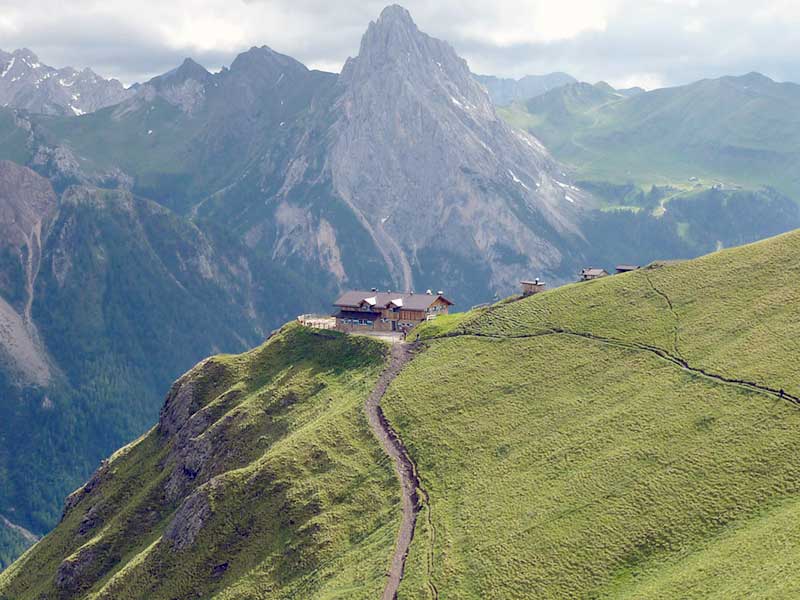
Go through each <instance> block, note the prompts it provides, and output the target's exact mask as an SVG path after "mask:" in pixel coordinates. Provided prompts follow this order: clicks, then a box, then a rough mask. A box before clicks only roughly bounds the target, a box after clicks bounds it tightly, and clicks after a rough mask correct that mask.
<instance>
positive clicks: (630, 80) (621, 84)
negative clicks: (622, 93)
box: [608, 73, 665, 90]
mask: <svg viewBox="0 0 800 600" xmlns="http://www.w3.org/2000/svg"><path fill="white" fill-rule="evenodd" d="M608 83H610V84H611V85H612V86H614V87H615V88H617V89H618V90H625V89H628V88H632V87H640V88H644V89H646V90H655V89H658V88H662V87H664V85H665V82H664V80H663V79H662V78H661V76H660V75H658V74H656V73H631V74H630V75H627V76H625V77H622V78H620V79H611V80H609V82H608Z"/></svg>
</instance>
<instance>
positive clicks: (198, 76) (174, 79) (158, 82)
mask: <svg viewBox="0 0 800 600" xmlns="http://www.w3.org/2000/svg"><path fill="white" fill-rule="evenodd" d="M210 77H211V73H209V72H208V71H207V70H206V69H205V67H203V66H202V65H200V64H198V63H196V62H195V61H194V60H192V59H191V58H186V59H185V60H184V61H183V63H181V65H180V66H179V67H176V68H174V69H172V70H171V71H167V72H166V73H164V74H163V75H158V76H157V77H154V78H153V79H151V80H150V81H148V84H149V85H153V86H155V87H159V88H160V87H163V86H168V85H179V84H182V83H184V82H186V81H189V80H194V81H198V82H205V81H206V80H207V79H209V78H210Z"/></svg>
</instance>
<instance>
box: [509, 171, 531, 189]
mask: <svg viewBox="0 0 800 600" xmlns="http://www.w3.org/2000/svg"><path fill="white" fill-rule="evenodd" d="M508 174H509V175H511V179H513V180H514V183H518V184H520V185H521V186H522V187H524V188H525V189H526V190H528V191H529V192H530V191H531V188H529V187H528V186H527V185H525V183H524V182H523V181H522V180H521V179H520V178H519V177H517V175H516V174H515V173H514V171H512V170H511V169H508Z"/></svg>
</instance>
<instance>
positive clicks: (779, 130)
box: [501, 75, 800, 196]
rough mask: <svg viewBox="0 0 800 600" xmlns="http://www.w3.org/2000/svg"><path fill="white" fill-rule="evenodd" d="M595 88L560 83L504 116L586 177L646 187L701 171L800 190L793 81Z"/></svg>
mask: <svg viewBox="0 0 800 600" xmlns="http://www.w3.org/2000/svg"><path fill="white" fill-rule="evenodd" d="M581 86H582V87H581ZM590 87H591V86H587V84H580V85H577V86H567V87H565V88H560V89H558V90H553V91H551V92H549V93H548V94H546V95H544V96H540V97H538V98H534V99H533V100H531V101H529V102H528V104H527V105H519V104H518V105H514V106H512V107H509V108H507V109H504V110H503V111H501V114H502V115H503V116H504V117H505V118H506V119H507V120H508V121H509V122H511V123H512V124H514V125H515V126H518V127H523V128H525V129H527V130H529V131H531V132H532V133H534V134H535V135H537V136H539V137H540V138H541V139H542V141H543V142H544V143H545V145H547V147H548V148H550V149H551V150H552V151H553V152H554V154H555V155H556V157H557V158H559V159H560V160H562V161H564V162H567V163H569V164H571V165H572V166H573V167H574V168H575V169H576V171H577V172H578V173H579V174H580V176H581V177H583V178H584V179H595V180H605V181H614V182H620V183H622V182H628V181H633V182H636V183H638V184H645V185H649V184H674V183H681V182H683V183H686V181H687V179H688V178H689V177H699V178H700V179H703V180H710V181H715V180H717V181H724V182H726V183H731V184H738V185H743V186H745V187H753V188H757V187H760V186H763V185H770V186H774V187H776V188H778V189H780V190H781V191H782V192H783V193H785V194H789V195H794V196H796V194H797V192H798V191H799V190H800V180H798V178H797V175H796V171H797V169H796V166H797V160H798V154H797V143H796V142H797V140H798V138H799V137H800V127H798V120H797V117H796V116H795V115H796V113H797V106H798V103H800V88H798V87H797V86H795V85H792V84H777V83H774V82H771V81H769V80H766V79H764V78H761V77H758V76H755V75H751V76H745V77H739V78H731V77H726V78H722V79H717V80H704V81H700V82H697V83H694V84H691V85H688V86H682V87H677V88H668V89H662V90H655V91H652V92H648V93H646V94H640V95H637V96H635V97H632V98H621V97H616V98H610V97H609V98H608V99H604V98H602V90H595V91H594V92H591V90H590V89H589V88H590ZM595 87H596V86H595ZM590 92H591V93H590Z"/></svg>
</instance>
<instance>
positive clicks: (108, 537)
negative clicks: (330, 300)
mask: <svg viewBox="0 0 800 600" xmlns="http://www.w3.org/2000/svg"><path fill="white" fill-rule="evenodd" d="M385 356H386V348H385V346H384V345H383V344H381V343H379V342H375V341H372V340H368V339H365V338H355V337H353V338H351V337H346V336H343V335H340V334H336V333H333V332H314V331H312V330H308V329H304V328H301V327H299V326H295V325H290V326H287V327H286V328H284V329H283V330H282V331H281V332H280V333H279V334H278V335H276V336H274V337H273V338H272V339H271V340H269V341H268V342H267V343H266V344H265V345H263V346H261V347H260V348H258V349H256V350H253V351H251V352H248V353H246V354H243V355H239V356H220V357H215V358H212V359H208V360H207V361H204V362H203V363H201V364H200V365H198V366H197V367H196V368H195V369H193V370H192V371H191V372H190V373H188V374H187V375H186V376H184V377H183V378H181V379H180V380H179V381H178V382H177V383H176V385H175V386H174V387H173V389H172V391H171V392H170V394H169V396H168V399H167V402H166V405H165V407H164V410H163V411H162V416H161V420H160V423H159V425H158V427H156V428H154V429H153V430H152V431H151V432H149V433H148V434H147V435H146V436H144V437H143V438H142V439H141V440H139V441H138V442H136V443H134V444H133V445H131V446H129V447H127V448H125V449H123V450H121V451H119V452H118V453H117V454H115V456H114V457H112V459H111V460H110V462H109V463H107V464H105V465H104V466H103V467H101V469H100V471H98V473H97V474H96V475H95V476H94V477H93V479H92V480H91V481H90V482H89V484H87V486H85V487H84V488H82V490H80V491H79V492H77V493H76V494H75V495H73V496H72V497H71V498H70V500H68V504H69V505H71V506H72V507H71V508H70V509H69V510H68V511H67V513H66V516H65V518H64V520H63V521H62V522H61V524H59V526H58V527H57V528H56V529H55V530H54V531H53V532H52V533H51V534H50V535H48V536H47V538H46V539H45V541H44V542H42V543H40V544H39V545H37V546H36V547H34V548H33V549H32V550H31V551H29V552H28V553H27V554H25V555H24V556H23V557H22V558H21V559H20V560H19V561H18V562H17V563H15V564H14V565H13V566H12V567H11V568H10V569H9V570H7V571H6V572H4V573H3V574H2V575H0V598H14V599H15V600H18V599H19V600H22V599H25V598H39V597H41V596H42V595H44V597H52V598H55V597H59V598H98V599H99V598H114V599H121V598H176V597H181V598H184V597H203V598H210V597H214V598H277V597H348V598H351V597H352V598H373V597H376V596H377V595H378V594H379V593H380V590H382V589H383V583H384V573H385V570H386V568H387V566H388V561H389V558H390V554H391V550H392V547H393V544H394V534H395V531H396V528H397V525H398V523H399V517H400V513H399V508H398V506H397V505H398V503H399V490H398V489H397V483H396V480H395V477H394V475H393V473H392V470H391V466H390V465H389V464H388V461H386V460H385V459H384V457H383V454H382V452H381V449H380V447H379V445H378V443H377V441H376V440H375V439H374V438H373V437H372V434H371V432H370V430H369V427H368V424H367V421H366V417H365V415H364V412H363V402H364V399H365V398H366V396H367V395H368V394H369V391H370V390H371V389H372V386H373V385H374V382H375V380H376V379H377V376H378V374H379V373H380V371H381V370H382V369H383V366H384V363H385ZM365 507H369V510H365Z"/></svg>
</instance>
